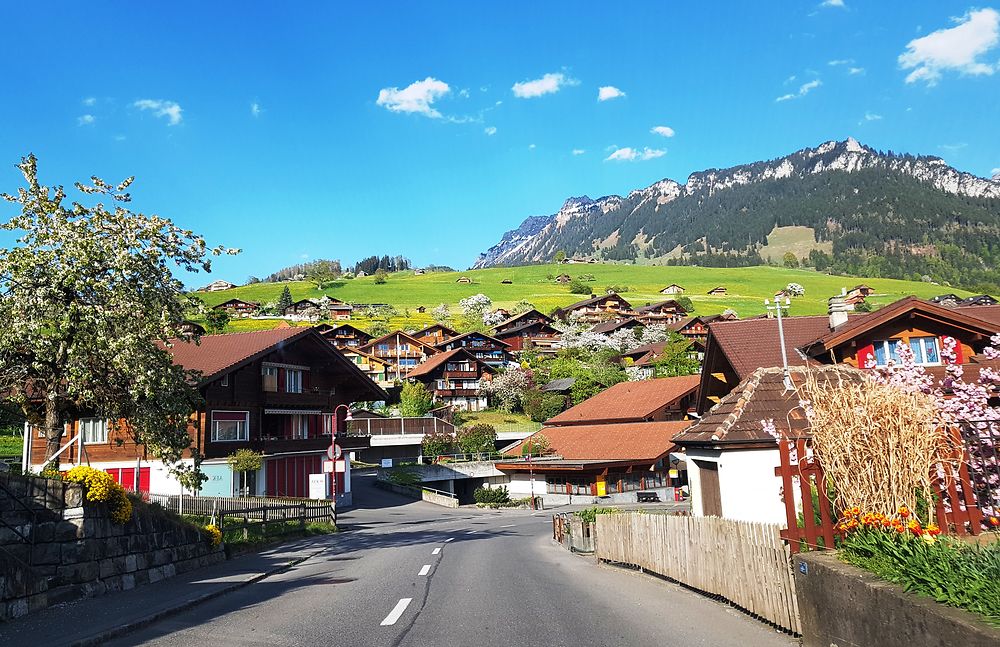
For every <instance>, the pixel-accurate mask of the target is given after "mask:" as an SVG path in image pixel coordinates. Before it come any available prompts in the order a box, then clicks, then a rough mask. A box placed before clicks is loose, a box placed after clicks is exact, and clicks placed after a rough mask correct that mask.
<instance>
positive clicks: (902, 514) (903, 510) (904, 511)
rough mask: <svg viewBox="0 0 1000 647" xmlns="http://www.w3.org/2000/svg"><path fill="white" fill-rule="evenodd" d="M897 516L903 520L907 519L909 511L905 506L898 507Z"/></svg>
mask: <svg viewBox="0 0 1000 647" xmlns="http://www.w3.org/2000/svg"><path fill="white" fill-rule="evenodd" d="M899 516H900V517H902V518H903V519H906V518H907V517H909V516H910V509H909V508H907V507H906V506H905V505H903V506H900V507H899Z"/></svg>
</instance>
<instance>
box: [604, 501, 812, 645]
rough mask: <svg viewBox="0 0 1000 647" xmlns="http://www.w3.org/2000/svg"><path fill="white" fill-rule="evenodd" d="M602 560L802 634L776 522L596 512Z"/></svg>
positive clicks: (786, 556)
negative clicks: (714, 598) (716, 598)
mask: <svg viewBox="0 0 1000 647" xmlns="http://www.w3.org/2000/svg"><path fill="white" fill-rule="evenodd" d="M596 527H597V533H596V534H597V546H596V555H597V558H598V559H600V560H603V561H607V562H615V563H619V564H627V565H631V566H635V567H638V568H640V569H642V570H646V571H649V572H651V573H656V574H657V575H661V576H663V577H667V578H669V579H672V580H676V581H677V582H680V583H681V584H684V585H685V586H689V587H691V588H693V589H697V590H699V591H702V592H704V593H708V594H712V595H717V596H720V597H722V598H725V599H726V600H727V601H729V602H730V603H732V604H733V605H735V606H737V607H739V608H741V609H744V610H745V611H747V612H748V613H750V614H752V615H754V616H757V617H760V618H762V619H764V620H766V621H767V622H770V623H772V624H774V625H776V626H778V627H781V628H782V629H785V630H787V631H790V632H792V633H795V634H799V633H801V631H800V625H799V611H798V604H797V602H796V600H795V583H794V580H793V578H792V568H791V556H790V554H789V550H788V546H787V544H786V543H785V541H784V540H783V539H782V538H781V532H780V530H781V529H780V526H779V525H778V524H764V523H750V522H745V521H733V520H731V519H720V518H718V517H681V516H670V515H658V514H641V513H621V514H602V515H597V524H596Z"/></svg>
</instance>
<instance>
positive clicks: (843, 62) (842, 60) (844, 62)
mask: <svg viewBox="0 0 1000 647" xmlns="http://www.w3.org/2000/svg"><path fill="white" fill-rule="evenodd" d="M853 62H854V59H853V58H835V59H834V60H832V61H827V62H826V64H827V65H830V66H832V67H836V66H837V65H850V64H851V63H853Z"/></svg>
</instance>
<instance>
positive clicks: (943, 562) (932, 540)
mask: <svg viewBox="0 0 1000 647" xmlns="http://www.w3.org/2000/svg"><path fill="white" fill-rule="evenodd" d="M990 522H991V525H992V526H993V527H994V528H998V527H1000V519H997V518H995V517H994V518H991V519H990ZM837 529H838V530H839V531H840V532H841V533H842V540H841V545H840V547H841V550H840V552H839V555H840V558H841V559H842V560H844V561H846V562H848V563H849V564H853V565H855V566H858V567H860V568H863V569H865V570H867V571H870V572H871V573H874V574H875V575H877V576H878V577H880V578H882V579H883V580H886V581H888V582H892V583H895V584H899V585H900V586H902V587H903V589H904V590H906V591H911V592H913V593H918V594H921V595H926V596H929V597H931V598H933V599H934V600H936V601H937V602H940V603H942V604H946V605H949V606H953V607H958V608H961V609H966V610H968V611H972V612H973V613H976V614H979V615H980V616H982V617H983V618H984V619H985V620H986V621H987V622H989V623H990V624H993V625H1000V542H998V541H993V542H991V543H989V544H987V545H984V546H978V545H972V544H969V543H967V542H964V541H961V540H958V539H955V538H952V537H941V536H940V530H939V529H938V528H937V526H935V525H934V524H928V525H926V526H922V525H921V524H920V522H919V521H918V520H917V519H915V518H913V516H912V515H911V513H910V511H909V510H908V509H907V508H905V507H904V508H900V509H899V513H898V514H897V515H894V516H892V517H888V516H886V515H883V514H873V513H861V511H860V510H858V509H857V508H854V509H851V510H848V511H847V512H846V513H845V515H844V518H843V519H842V520H841V521H840V523H839V524H838V526H837Z"/></svg>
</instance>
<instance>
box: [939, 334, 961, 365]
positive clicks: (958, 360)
mask: <svg viewBox="0 0 1000 647" xmlns="http://www.w3.org/2000/svg"><path fill="white" fill-rule="evenodd" d="M938 343H939V344H940V345H941V348H942V349H943V348H944V338H943V337H942V338H941V339H939V340H938ZM955 363H956V364H965V350H964V349H963V348H962V342H960V341H958V340H957V339H956V340H955Z"/></svg>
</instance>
